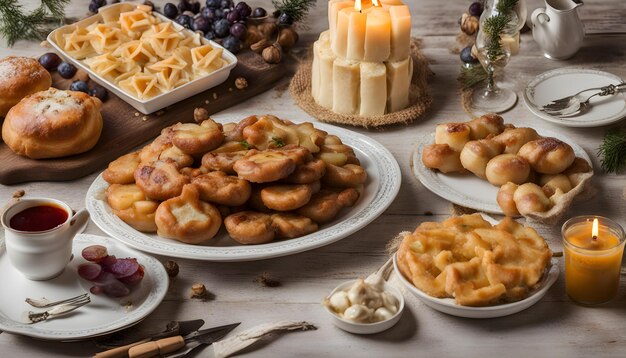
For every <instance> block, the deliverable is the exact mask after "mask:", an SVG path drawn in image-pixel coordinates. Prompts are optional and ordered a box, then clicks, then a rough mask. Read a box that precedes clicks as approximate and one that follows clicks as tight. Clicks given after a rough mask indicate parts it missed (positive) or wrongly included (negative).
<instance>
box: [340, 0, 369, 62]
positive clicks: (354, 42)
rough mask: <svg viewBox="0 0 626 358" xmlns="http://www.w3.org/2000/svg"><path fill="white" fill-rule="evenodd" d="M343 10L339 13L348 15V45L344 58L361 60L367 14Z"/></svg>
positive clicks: (363, 51) (363, 52)
mask: <svg viewBox="0 0 626 358" xmlns="http://www.w3.org/2000/svg"><path fill="white" fill-rule="evenodd" d="M350 10H351V9H343V10H341V12H344V11H345V12H346V13H349V14H350V23H349V25H348V43H347V47H346V56H345V57H346V58H347V59H349V60H361V59H363V56H364V55H365V24H366V23H367V17H368V16H367V14H366V13H363V12H361V10H356V9H353V10H352V11H351V12H350Z"/></svg>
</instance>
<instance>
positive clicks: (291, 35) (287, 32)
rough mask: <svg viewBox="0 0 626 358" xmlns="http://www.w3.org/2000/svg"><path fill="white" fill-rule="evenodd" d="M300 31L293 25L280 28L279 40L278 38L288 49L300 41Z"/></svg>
mask: <svg viewBox="0 0 626 358" xmlns="http://www.w3.org/2000/svg"><path fill="white" fill-rule="evenodd" d="M298 38H299V36H298V33H297V32H296V31H295V30H294V29H292V28H291V27H286V28H284V29H281V30H280V33H279V34H278V40H276V41H277V42H278V43H279V44H280V45H281V46H282V47H284V48H286V49H288V48H290V47H292V46H293V45H295V44H296V42H298Z"/></svg>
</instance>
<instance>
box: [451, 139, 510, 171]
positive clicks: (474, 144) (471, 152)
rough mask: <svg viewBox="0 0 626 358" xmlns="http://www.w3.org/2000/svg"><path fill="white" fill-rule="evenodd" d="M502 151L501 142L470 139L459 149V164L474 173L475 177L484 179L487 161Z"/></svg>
mask: <svg viewBox="0 0 626 358" xmlns="http://www.w3.org/2000/svg"><path fill="white" fill-rule="evenodd" d="M500 153H502V144H500V143H497V142H494V141H492V140H489V139H481V140H472V141H469V142H467V143H466V144H465V147H463V150H462V151H461V157H460V159H461V164H462V165H463V168H465V169H467V170H469V171H470V172H472V173H474V174H475V175H476V176H477V177H479V178H483V179H485V178H486V177H487V176H486V174H485V170H486V169H487V163H489V161H490V160H491V158H493V157H495V156H496V155H499V154H500Z"/></svg>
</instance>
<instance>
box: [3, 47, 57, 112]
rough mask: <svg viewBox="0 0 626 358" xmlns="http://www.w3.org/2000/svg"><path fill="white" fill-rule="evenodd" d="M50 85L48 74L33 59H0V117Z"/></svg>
mask: <svg viewBox="0 0 626 358" xmlns="http://www.w3.org/2000/svg"><path fill="white" fill-rule="evenodd" d="M51 85H52V77H51V76H50V73H49V72H48V71H47V70H46V69H45V68H43V66H41V65H40V64H39V61H37V60H35V59H34V58H28V57H16V56H9V57H6V58H3V59H0V93H2V95H1V96H0V117H5V116H6V115H7V113H9V110H10V109H11V107H13V106H15V105H16V104H17V103H18V102H19V101H21V100H22V98H24V97H26V96H28V95H29V94H32V93H35V92H39V91H43V90H46V89H48V88H50V86H51Z"/></svg>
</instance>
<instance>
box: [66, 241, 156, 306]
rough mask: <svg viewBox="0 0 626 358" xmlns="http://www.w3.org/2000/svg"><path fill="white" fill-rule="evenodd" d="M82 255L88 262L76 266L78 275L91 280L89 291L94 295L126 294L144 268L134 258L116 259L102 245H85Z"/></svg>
mask: <svg viewBox="0 0 626 358" xmlns="http://www.w3.org/2000/svg"><path fill="white" fill-rule="evenodd" d="M82 256H83V258H84V259H85V260H87V261H89V262H87V263H83V264H80V265H79V266H78V275H79V276H80V277H82V278H84V279H85V280H88V281H91V283H92V284H93V286H92V287H91V288H90V289H89V291H90V292H91V293H93V294H94V295H97V294H100V293H104V294H105V295H107V296H111V297H124V296H127V295H128V294H129V293H130V289H131V288H132V287H133V286H136V285H137V284H139V282H141V280H142V279H143V277H144V268H143V266H141V265H140V264H139V263H138V262H137V259H136V258H125V259H118V258H116V257H115V256H113V255H109V254H108V252H107V248H106V247H104V246H102V245H91V246H87V247H86V248H84V249H83V251H82Z"/></svg>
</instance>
